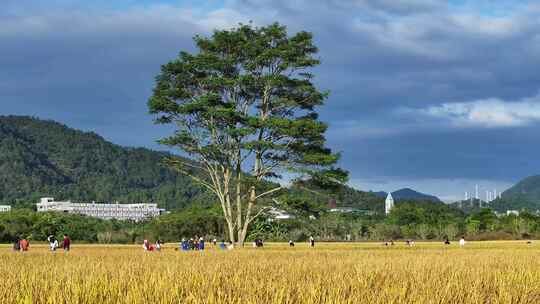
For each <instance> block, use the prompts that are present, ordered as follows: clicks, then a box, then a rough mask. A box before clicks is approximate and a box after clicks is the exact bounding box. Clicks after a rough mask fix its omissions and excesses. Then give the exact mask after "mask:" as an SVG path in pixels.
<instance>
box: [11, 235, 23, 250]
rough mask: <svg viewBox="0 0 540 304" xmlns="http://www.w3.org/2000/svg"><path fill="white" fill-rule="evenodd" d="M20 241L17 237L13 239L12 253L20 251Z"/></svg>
mask: <svg viewBox="0 0 540 304" xmlns="http://www.w3.org/2000/svg"><path fill="white" fill-rule="evenodd" d="M20 242H21V240H20V239H19V237H16V238H15V241H14V242H13V251H20V250H21V243H20Z"/></svg>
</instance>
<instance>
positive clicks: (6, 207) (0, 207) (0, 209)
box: [0, 205, 11, 212]
mask: <svg viewBox="0 0 540 304" xmlns="http://www.w3.org/2000/svg"><path fill="white" fill-rule="evenodd" d="M10 211H11V206H9V205H0V212H10Z"/></svg>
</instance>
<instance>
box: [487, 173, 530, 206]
mask: <svg viewBox="0 0 540 304" xmlns="http://www.w3.org/2000/svg"><path fill="white" fill-rule="evenodd" d="M490 207H491V208H493V209H494V210H497V211H501V212H503V211H506V210H522V209H527V210H529V211H536V210H540V175H533V176H529V177H527V178H524V179H522V180H521V181H519V182H518V183H517V184H515V185H514V186H512V187H511V188H509V189H508V190H506V191H504V192H503V193H502V194H501V198H499V199H496V200H494V201H492V202H490Z"/></svg>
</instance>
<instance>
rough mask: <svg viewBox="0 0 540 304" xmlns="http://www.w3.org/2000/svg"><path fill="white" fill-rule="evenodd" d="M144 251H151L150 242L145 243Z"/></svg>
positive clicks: (145, 241)
mask: <svg viewBox="0 0 540 304" xmlns="http://www.w3.org/2000/svg"><path fill="white" fill-rule="evenodd" d="M143 249H144V251H148V250H150V243H149V242H148V240H144V241H143Z"/></svg>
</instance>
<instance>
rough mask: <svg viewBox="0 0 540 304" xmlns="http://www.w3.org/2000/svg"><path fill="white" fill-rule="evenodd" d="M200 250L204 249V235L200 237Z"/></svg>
mask: <svg viewBox="0 0 540 304" xmlns="http://www.w3.org/2000/svg"><path fill="white" fill-rule="evenodd" d="M199 250H204V239H203V238H202V237H201V238H200V239H199Z"/></svg>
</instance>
